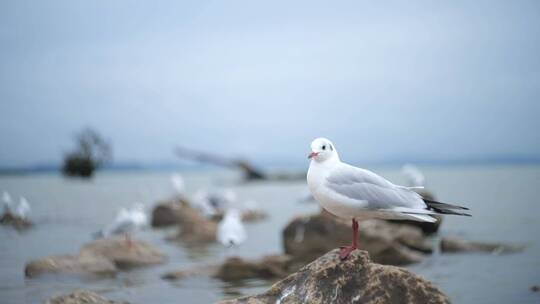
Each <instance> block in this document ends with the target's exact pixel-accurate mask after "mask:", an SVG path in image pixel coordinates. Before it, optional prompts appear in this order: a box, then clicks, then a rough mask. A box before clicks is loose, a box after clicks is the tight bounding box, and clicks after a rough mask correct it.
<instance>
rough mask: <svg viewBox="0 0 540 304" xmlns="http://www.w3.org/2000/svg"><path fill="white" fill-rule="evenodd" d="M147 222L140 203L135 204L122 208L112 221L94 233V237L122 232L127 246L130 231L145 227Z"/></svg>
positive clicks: (129, 239)
mask: <svg viewBox="0 0 540 304" xmlns="http://www.w3.org/2000/svg"><path fill="white" fill-rule="evenodd" d="M147 224H148V217H147V215H146V213H145V212H144V207H143V205H142V204H135V206H134V207H133V208H131V209H126V208H122V209H120V211H119V212H118V214H117V215H116V218H115V219H114V221H113V222H112V223H111V224H109V225H108V226H107V227H105V228H104V229H102V230H101V231H99V232H97V233H95V234H94V236H95V237H96V238H103V237H108V236H111V235H118V234H124V239H125V241H126V244H127V245H128V247H131V246H132V241H131V237H130V233H133V232H134V231H136V230H138V229H141V228H143V227H145V226H146V225H147Z"/></svg>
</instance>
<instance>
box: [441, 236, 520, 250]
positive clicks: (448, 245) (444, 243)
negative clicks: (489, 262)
mask: <svg viewBox="0 0 540 304" xmlns="http://www.w3.org/2000/svg"><path fill="white" fill-rule="evenodd" d="M440 246H441V252H443V253H458V252H490V253H494V254H501V253H512V252H519V251H522V250H523V249H524V246H515V245H508V244H500V243H486V242H476V241H468V240H462V239H459V238H456V237H443V238H442V239H441V244H440Z"/></svg>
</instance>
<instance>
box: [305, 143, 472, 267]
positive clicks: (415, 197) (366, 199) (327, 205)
mask: <svg viewBox="0 0 540 304" xmlns="http://www.w3.org/2000/svg"><path fill="white" fill-rule="evenodd" d="M308 158H310V159H311V162H310V165H309V170H308V174H307V182H308V186H309V189H310V191H311V193H312V194H313V196H314V197H315V199H316V200H317V201H318V202H319V204H321V206H322V207H323V208H324V209H326V210H327V211H328V212H330V213H332V214H334V215H336V216H338V217H340V218H344V219H348V220H351V221H352V232H353V233H352V236H353V237H352V244H351V246H346V247H341V252H340V257H341V259H346V258H347V257H348V256H349V254H350V253H351V252H352V251H353V250H355V249H357V248H358V243H357V242H358V222H357V220H359V219H367V218H381V219H408V220H414V221H421V222H436V221H437V220H436V219H435V218H433V217H432V216H431V215H433V214H455V215H467V216H470V215H469V214H466V213H461V212H457V211H456V210H468V208H465V207H461V206H456V205H450V204H445V203H441V202H436V201H432V200H428V199H425V198H423V197H422V196H420V195H419V194H418V193H416V192H414V191H413V190H411V188H410V187H403V186H398V185H394V184H392V183H391V182H390V181H388V180H386V179H384V178H383V177H381V176H379V175H377V174H375V173H373V172H371V171H368V170H365V169H361V168H357V167H354V166H351V165H348V164H346V163H344V162H342V161H341V160H340V159H339V155H338V153H337V150H336V148H335V146H334V144H332V142H331V141H330V140H328V139H326V138H317V139H315V140H314V141H313V142H312V143H311V153H310V154H309V156H308Z"/></svg>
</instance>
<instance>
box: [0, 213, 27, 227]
mask: <svg viewBox="0 0 540 304" xmlns="http://www.w3.org/2000/svg"><path fill="white" fill-rule="evenodd" d="M0 224H2V225H6V226H12V227H13V228H15V229H17V230H25V229H28V228H30V227H32V225H33V224H32V222H31V221H30V220H28V219H25V218H22V217H18V216H16V215H14V214H13V213H11V212H9V211H6V212H4V214H3V215H2V217H0Z"/></svg>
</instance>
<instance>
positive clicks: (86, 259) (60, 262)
mask: <svg viewBox="0 0 540 304" xmlns="http://www.w3.org/2000/svg"><path fill="white" fill-rule="evenodd" d="M116 271H117V269H116V267H115V265H114V264H113V263H112V262H111V261H110V260H108V259H106V258H104V257H101V256H93V255H78V256H73V255H59V256H52V257H47V258H43V259H39V260H34V261H31V262H29V263H27V264H26V267H25V269H24V274H25V275H26V276H27V277H35V276H38V275H40V274H42V273H77V274H97V275H112V274H115V273H116Z"/></svg>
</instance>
